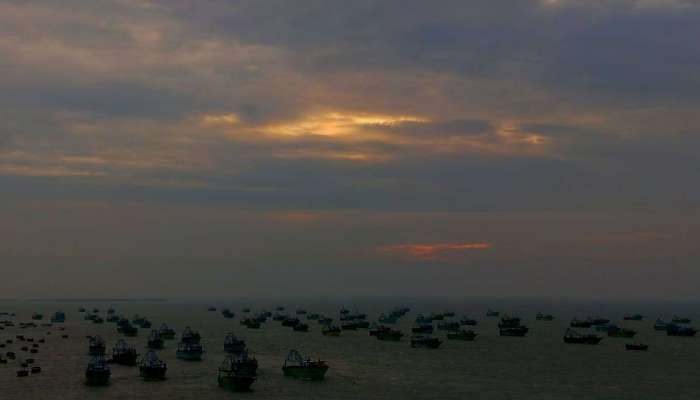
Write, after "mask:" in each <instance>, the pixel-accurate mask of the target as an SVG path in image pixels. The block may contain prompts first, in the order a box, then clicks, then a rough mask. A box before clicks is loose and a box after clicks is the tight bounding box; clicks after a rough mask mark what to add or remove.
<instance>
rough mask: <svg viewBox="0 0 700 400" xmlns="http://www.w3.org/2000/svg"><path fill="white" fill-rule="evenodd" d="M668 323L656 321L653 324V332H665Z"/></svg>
mask: <svg viewBox="0 0 700 400" xmlns="http://www.w3.org/2000/svg"><path fill="white" fill-rule="evenodd" d="M668 325H669V323H668V322H665V321H662V320H661V319H660V318H657V319H656V322H654V330H656V331H664V332H665V331H666V329H668Z"/></svg>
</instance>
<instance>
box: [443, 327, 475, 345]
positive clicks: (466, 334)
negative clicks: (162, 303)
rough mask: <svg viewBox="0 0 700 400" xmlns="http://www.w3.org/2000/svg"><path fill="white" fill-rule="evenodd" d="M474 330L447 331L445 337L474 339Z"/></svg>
mask: <svg viewBox="0 0 700 400" xmlns="http://www.w3.org/2000/svg"><path fill="white" fill-rule="evenodd" d="M476 336H477V334H476V332H474V331H472V330H464V329H462V330H457V331H450V332H447V338H448V339H450V340H465V341H470V342H471V341H474V340H475V339H476Z"/></svg>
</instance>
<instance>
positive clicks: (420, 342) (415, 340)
mask: <svg viewBox="0 0 700 400" xmlns="http://www.w3.org/2000/svg"><path fill="white" fill-rule="evenodd" d="M441 344H442V341H441V340H440V339H438V338H435V337H430V336H427V335H426V336H414V337H412V338H411V347H413V348H420V347H423V348H427V349H437V348H438V347H440V345H441Z"/></svg>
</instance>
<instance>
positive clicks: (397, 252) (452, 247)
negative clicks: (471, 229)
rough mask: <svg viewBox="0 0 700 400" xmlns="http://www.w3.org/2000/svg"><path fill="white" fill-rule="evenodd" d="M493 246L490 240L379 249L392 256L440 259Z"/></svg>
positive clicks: (418, 244) (407, 245) (408, 245)
mask: <svg viewBox="0 0 700 400" xmlns="http://www.w3.org/2000/svg"><path fill="white" fill-rule="evenodd" d="M492 247H493V243H490V242H462V243H412V244H395V245H389V246H383V247H380V248H379V251H380V252H381V253H384V254H388V255H391V256H399V257H404V258H408V259H411V260H418V261H428V260H438V259H441V258H444V257H445V256H448V255H454V254H455V253H461V252H465V251H472V250H487V249H490V248H492Z"/></svg>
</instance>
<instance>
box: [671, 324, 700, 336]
mask: <svg viewBox="0 0 700 400" xmlns="http://www.w3.org/2000/svg"><path fill="white" fill-rule="evenodd" d="M696 333H698V330H697V329H695V328H692V327H689V326H681V325H677V324H668V325H667V326H666V334H667V335H668V336H685V337H692V336H695V334H696Z"/></svg>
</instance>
